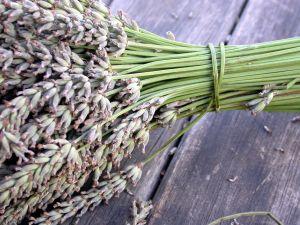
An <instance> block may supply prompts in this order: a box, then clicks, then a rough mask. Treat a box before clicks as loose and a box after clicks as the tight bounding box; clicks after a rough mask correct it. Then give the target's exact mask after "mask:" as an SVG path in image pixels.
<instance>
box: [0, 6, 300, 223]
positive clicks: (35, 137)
mask: <svg viewBox="0 0 300 225" xmlns="http://www.w3.org/2000/svg"><path fill="white" fill-rule="evenodd" d="M0 15H1V17H0V21H1V22H0V70H1V72H0V90H1V105H0V147H1V148H0V163H1V165H2V166H3V167H4V166H6V165H10V166H11V167H12V168H13V170H14V171H12V172H10V173H9V174H8V175H7V176H6V177H5V178H4V179H2V181H1V182H0V206H1V215H0V221H1V224H15V223H18V222H20V221H21V220H22V219H23V218H24V217H25V216H27V217H30V214H31V213H33V212H35V211H36V210H37V209H42V210H44V211H45V213H44V214H43V215H41V217H40V218H32V222H33V223H35V224H47V223H51V224H59V223H61V222H63V221H64V220H65V219H67V218H69V217H72V216H75V215H77V216H78V217H80V216H81V215H83V214H84V212H85V211H86V210H87V209H89V208H91V206H92V205H95V204H96V203H97V204H98V203H100V202H102V201H104V200H108V199H110V198H111V197H112V196H114V195H116V194H119V193H120V192H122V191H123V190H124V189H125V188H126V186H127V185H128V184H129V183H130V182H131V183H134V184H135V183H136V182H137V181H138V180H139V178H140V175H141V168H142V166H143V165H144V164H145V163H147V162H148V161H150V160H151V159H153V158H154V157H156V156H157V155H158V154H159V152H161V151H162V150H163V149H164V148H165V147H164V148H163V149H161V150H160V151H158V152H157V154H154V155H152V156H150V157H148V159H145V161H144V162H141V163H138V164H137V165H133V166H131V167H129V169H126V170H125V171H121V170H120V169H119V168H120V166H121V164H122V162H123V160H124V159H125V158H127V157H129V156H130V155H131V154H134V149H136V148H138V147H139V148H141V149H142V151H145V147H146V145H147V143H148V141H149V133H150V131H151V130H153V129H155V128H156V127H159V126H163V127H165V126H171V125H172V124H174V123H175V122H176V120H178V119H180V118H184V117H188V116H191V115H199V117H198V118H201V116H202V115H203V114H204V113H206V112H210V111H221V110H242V109H245V110H246V109H249V110H250V111H251V112H252V113H253V114H256V113H258V112H260V111H262V110H268V111H288V112H297V111H299V110H300V104H299V103H300V100H299V99H300V98H299V96H300V85H299V81H300V80H299V79H300V73H299V71H300V64H299V62H300V57H299V54H298V51H299V50H300V39H298V38H293V39H286V40H281V41H274V42H269V43H262V44H255V45H249V46H225V45H224V44H222V43H221V44H220V46H213V45H212V44H210V45H209V46H194V45H190V44H186V43H181V42H176V41H174V40H173V39H172V40H169V39H165V38H162V37H159V36H157V35H155V34H152V33H150V32H148V31H145V30H143V29H141V28H139V27H138V25H137V23H136V22H135V21H134V20H132V19H130V18H129V17H127V16H126V15H125V14H124V13H122V12H119V13H118V15H116V16H113V15H111V14H110V12H109V9H108V8H107V7H106V6H105V5H104V4H103V3H102V2H101V1H98V0H90V1H87V0H56V1H54V0H39V1H33V0H15V1H11V0H0ZM191 125H193V124H191ZM189 127H191V126H189ZM189 127H188V128H189ZM186 130H187V129H185V130H183V131H182V132H181V133H180V134H179V135H181V134H182V133H184V132H185V131H186ZM89 177H91V178H92V180H93V184H92V186H91V187H90V188H91V189H90V190H89V191H87V192H80V190H81V188H82V187H83V185H84V184H86V183H87V181H88V179H89ZM54 202H56V206H57V208H55V209H54V210H52V211H50V212H48V213H47V212H46V211H47V209H48V207H49V205H51V204H52V203H54Z"/></svg>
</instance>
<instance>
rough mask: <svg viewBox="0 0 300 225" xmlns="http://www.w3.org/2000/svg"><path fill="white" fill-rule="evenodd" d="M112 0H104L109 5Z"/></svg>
mask: <svg viewBox="0 0 300 225" xmlns="http://www.w3.org/2000/svg"><path fill="white" fill-rule="evenodd" d="M112 1H113V0H102V2H103V3H104V4H105V5H107V6H109V5H110V4H111V3H112Z"/></svg>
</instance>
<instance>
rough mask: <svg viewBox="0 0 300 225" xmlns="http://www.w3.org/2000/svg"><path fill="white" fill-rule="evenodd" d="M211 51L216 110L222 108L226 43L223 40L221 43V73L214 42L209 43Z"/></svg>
mask: <svg viewBox="0 0 300 225" xmlns="http://www.w3.org/2000/svg"><path fill="white" fill-rule="evenodd" d="M208 47H209V50H210V53H211V62H212V75H213V82H214V92H213V96H212V98H213V100H214V105H215V110H216V111H219V110H220V88H221V82H222V77H223V76H224V74H225V64H226V58H225V45H224V43H223V42H221V43H220V73H219V71H218V60H217V53H216V49H215V47H214V45H213V44H212V43H209V44H208Z"/></svg>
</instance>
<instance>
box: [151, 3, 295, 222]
mask: <svg viewBox="0 0 300 225" xmlns="http://www.w3.org/2000/svg"><path fill="white" fill-rule="evenodd" d="M211 4H212V5H214V4H213V3H211ZM299 20H300V1H298V0H286V1H275V0H274V1H265V0H251V1H249V3H248V5H247V7H246V9H245V10H244V13H243V15H242V17H241V19H240V22H239V23H238V24H237V26H236V29H235V31H234V33H233V35H232V38H231V41H230V43H232V44H245V43H255V42H261V41H269V40H275V39H280V38H288V37H292V36H296V35H299V34H300V26H299ZM225 76H226V75H225ZM293 116H295V115H293V114H287V113H261V114H259V115H258V116H257V117H256V118H254V117H252V116H251V115H250V113H249V112H225V113H217V114H209V115H207V116H206V117H205V118H204V119H203V120H202V121H201V122H200V123H199V124H198V125H197V126H195V127H194V128H193V129H192V130H191V131H190V132H189V133H188V134H187V135H185V137H184V138H183V140H182V142H181V143H180V146H179V149H178V152H177V154H175V156H174V158H173V160H172V162H171V164H170V166H169V168H168V170H167V172H166V175H165V176H164V178H163V181H162V183H161V185H160V187H159V189H158V191H157V193H156V195H155V197H154V199H155V201H154V202H155V209H154V211H153V214H152V216H151V218H150V222H149V224H150V225H156V224H160V225H161V224H164V225H177V224H178V225H179V224H180V225H185V224H201V225H202V224H203V225H205V224H208V223H209V222H211V221H213V220H215V219H217V218H219V217H222V216H224V215H230V214H234V213H238V212H244V211H260V210H263V211H272V212H273V213H274V214H276V215H277V216H278V217H279V218H280V219H281V220H282V221H283V222H284V224H286V225H289V224H290V225H299V224H300V191H299V190H300V189H299V186H300V170H299V167H300V152H299V146H300V139H299V135H300V124H293V123H291V122H290V121H291V119H292V118H293ZM264 125H267V126H268V127H270V128H271V129H272V130H273V133H272V135H270V134H268V133H267V132H266V131H265V130H264V129H263V126H264ZM277 147H279V148H283V149H284V151H285V152H284V153H281V152H279V151H276V150H275V148H277ZM235 176H236V177H237V180H236V181H235V182H229V181H228V179H229V178H233V177H235ZM239 221H240V222H241V223H243V222H248V223H243V224H257V225H258V224H274V222H273V223H271V222H270V221H269V222H267V221H266V220H264V219H262V218H251V219H248V220H246V219H241V220H239ZM222 224H223V223H222ZM224 224H226V223H224ZM228 224H229V223H228Z"/></svg>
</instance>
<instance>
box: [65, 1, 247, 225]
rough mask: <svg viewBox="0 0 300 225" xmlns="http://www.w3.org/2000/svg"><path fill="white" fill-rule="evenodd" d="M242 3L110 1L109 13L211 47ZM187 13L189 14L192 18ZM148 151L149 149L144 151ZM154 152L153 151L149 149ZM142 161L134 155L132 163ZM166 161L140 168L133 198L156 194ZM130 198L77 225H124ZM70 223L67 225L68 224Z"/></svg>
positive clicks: (165, 134) (162, 134)
mask: <svg viewBox="0 0 300 225" xmlns="http://www.w3.org/2000/svg"><path fill="white" fill-rule="evenodd" d="M243 3H244V1H241V0H233V1H228V2H224V1H223V0H217V1H214V4H212V3H211V1H208V0H206V1H198V0H192V1H182V0H169V1H157V0H149V1H141V0H127V1H123V0H114V1H113V2H112V3H111V9H112V11H113V12H116V11H117V10H119V9H122V10H124V11H125V12H127V13H128V14H129V15H130V16H131V17H133V18H134V19H135V20H137V21H138V22H139V24H140V26H141V27H143V28H145V29H148V30H150V31H153V32H155V33H157V34H160V35H165V33H166V32H167V31H169V30H171V31H172V32H173V33H174V34H175V35H176V37H177V39H178V40H182V41H186V42H190V43H197V44H201V43H205V42H207V41H208V40H209V41H211V42H214V43H218V42H220V41H224V40H225V39H226V37H227V36H228V34H230V32H231V30H232V27H233V26H234V25H235V21H236V19H237V18H238V15H239V13H240V11H241V9H242V8H243ZM191 12H192V14H193V16H192V18H190V17H191V16H189V15H191ZM183 123H184V121H181V122H179V123H178V124H177V125H176V126H174V127H173V128H172V129H170V130H165V129H160V130H157V131H155V132H154V134H152V136H151V143H150V144H149V146H150V148H151V146H153V145H155V146H157V147H158V146H160V145H161V144H162V143H163V142H164V141H166V140H167V139H168V138H169V137H170V136H171V135H172V134H175V133H177V132H178V131H179V130H180V129H181V128H182V124H183ZM148 149H149V148H148ZM153 150H154V151H155V149H153ZM143 158H145V156H143V155H141V154H139V155H138V156H136V155H135V159H133V160H135V161H138V160H140V159H143ZM168 160H169V154H168V152H165V153H164V154H162V155H161V156H160V157H159V158H158V159H156V160H155V161H154V162H153V163H150V164H149V165H147V166H146V167H145V168H144V170H143V171H144V175H143V178H142V180H141V181H140V182H139V185H138V186H137V187H136V188H135V189H134V192H135V196H136V197H138V198H141V199H148V198H149V197H151V196H152V194H153V192H155V190H156V186H157V184H158V181H159V180H160V177H161V175H160V173H161V171H162V170H163V169H164V167H165V166H166V164H167V163H168ZM131 202H132V197H131V196H129V195H126V194H123V195H121V196H120V198H117V199H113V200H112V201H110V203H109V206H108V207H105V206H100V207H97V208H96V209H95V210H94V211H93V212H89V213H87V214H86V215H84V216H83V218H82V219H81V220H80V223H79V224H82V225H94V224H97V225H119V224H125V221H126V219H128V217H129V215H130V209H129V208H130V206H131ZM70 222H71V221H70Z"/></svg>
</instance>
